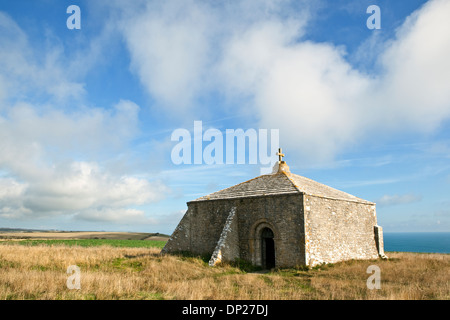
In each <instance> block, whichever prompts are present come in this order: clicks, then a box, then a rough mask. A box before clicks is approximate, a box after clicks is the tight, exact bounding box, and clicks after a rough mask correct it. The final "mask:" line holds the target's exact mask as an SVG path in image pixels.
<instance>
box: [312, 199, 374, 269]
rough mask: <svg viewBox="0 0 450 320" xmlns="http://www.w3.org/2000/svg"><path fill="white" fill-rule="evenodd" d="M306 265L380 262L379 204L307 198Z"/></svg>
mask: <svg viewBox="0 0 450 320" xmlns="http://www.w3.org/2000/svg"><path fill="white" fill-rule="evenodd" d="M304 208H305V221H306V223H305V231H306V236H305V240H306V263H307V264H308V265H311V266H314V265H317V264H320V263H324V262H326V263H333V262H337V261H342V260H351V259H376V258H378V251H377V247H376V242H375V234H374V226H375V225H376V224H377V219H376V211H375V205H373V204H363V203H358V202H349V201H341V200H334V199H328V198H322V197H316V196H310V195H305V196H304Z"/></svg>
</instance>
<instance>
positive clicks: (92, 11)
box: [0, 0, 450, 234]
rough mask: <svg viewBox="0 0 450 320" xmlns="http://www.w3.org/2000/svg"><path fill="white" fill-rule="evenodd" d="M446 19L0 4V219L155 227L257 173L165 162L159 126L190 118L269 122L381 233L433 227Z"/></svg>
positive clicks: (440, 169)
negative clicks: (77, 24) (370, 23)
mask: <svg viewBox="0 0 450 320" xmlns="http://www.w3.org/2000/svg"><path fill="white" fill-rule="evenodd" d="M70 5H78V6H79V8H80V9H81V29H79V30H76V29H74V30H70V29H68V28H67V26H66V21H67V19H68V18H69V17H70V14H68V13H66V10H67V7H68V6H70ZM370 5H377V6H378V7H379V8H380V10H381V15H380V17H381V29H379V30H376V29H375V30H374V29H372V30H371V29H368V28H367V26H366V21H367V19H368V18H369V17H370V15H371V14H368V13H367V12H366V10H367V8H368V7H369V6H370ZM449 14H450V3H449V2H448V1H445V0H432V1H418V0H417V1H416V0H414V1H413V0H411V1H406V0H402V1H400V0H397V1H375V0H373V1H356V0H355V1H344V0H342V1H307V0H298V1H294V0H292V1H288V0H274V1H268V0H267V1H256V0H254V1H250V0H245V1H244V0H241V1H218V0H217V1H194V0H188V1H133V2H130V1H119V0H115V1H106V0H105V1H103V0H97V1H75V0H73V1H59V0H58V1H57V0H42V1H26V0H18V1H6V0H2V1H1V2H0V150H1V153H0V226H2V227H19V228H38V229H41V228H42V229H61V230H117V231H138V232H161V233H167V234H170V233H171V232H172V231H173V229H174V228H175V227H176V225H177V224H178V222H179V220H180V219H181V217H182V215H183V214H184V212H185V210H186V202H187V201H189V200H192V199H195V198H197V197H200V196H202V195H205V194H208V193H211V192H214V191H218V190H220V189H223V188H226V187H229V186H232V185H235V184H237V183H240V182H243V181H245V180H248V179H251V178H253V177H255V176H258V175H259V174H260V173H261V169H262V168H267V165H265V164H263V163H261V161H259V162H258V163H257V164H249V161H248V159H247V161H246V163H245V164H236V163H233V164H205V163H203V164H201V165H199V164H180V165H176V164H175V163H174V161H173V158H172V156H171V154H172V150H173V148H174V147H175V146H176V145H177V142H176V141H172V140H171V135H172V133H173V132H174V131H175V130H177V129H185V130H188V131H190V132H191V133H192V134H193V130H194V121H202V125H203V129H204V132H205V131H206V130H208V129H217V130H219V131H220V132H222V133H223V134H224V136H225V132H226V129H239V128H242V129H244V130H248V129H255V130H259V129H267V130H269V132H270V130H278V132H279V143H280V146H281V147H283V151H284V152H285V154H286V157H285V160H286V162H287V163H288V164H289V166H290V168H291V171H292V172H294V173H296V174H299V175H302V176H306V177H308V178H311V179H314V180H316V181H319V182H322V183H325V184H328V185H330V186H332V187H334V188H337V189H340V190H343V191H346V192H348V193H351V194H354V195H356V196H358V197H361V198H364V199H367V200H370V201H374V202H376V203H377V217H378V223H379V224H380V225H381V226H383V228H384V230H385V231H386V232H400V231H436V232H438V231H446V232H449V231H450V197H449V194H450V61H449V60H448V57H449V56H450V33H449V31H448V30H450V19H448V16H449ZM259 138H260V137H259ZM208 144H209V143H208V142H203V147H206V146H208ZM224 145H225V143H224ZM271 147H272V148H274V145H271ZM234 151H236V153H237V150H234ZM248 152H249V151H248V150H247V154H248ZM272 154H273V155H274V152H272Z"/></svg>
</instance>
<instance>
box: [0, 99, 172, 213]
mask: <svg viewBox="0 0 450 320" xmlns="http://www.w3.org/2000/svg"><path fill="white" fill-rule="evenodd" d="M138 111H139V107H138V106H137V105H136V104H134V103H132V102H130V101H120V102H119V103H118V104H117V105H116V106H115V107H114V108H113V110H112V111H105V110H101V109H89V110H82V111H77V112H73V113H71V114H67V113H64V112H62V111H60V110H55V109H50V110H49V111H48V112H42V110H40V111H38V109H37V108H35V107H34V106H33V105H30V104H23V103H20V104H17V105H15V106H14V107H11V108H9V109H8V113H6V115H5V116H3V117H2V116H0V148H1V150H2V153H1V154H0V168H2V169H3V171H4V172H6V174H7V175H8V176H9V177H8V178H2V179H0V215H1V216H2V217H8V218H24V217H29V218H30V217H31V218H32V217H34V218H36V217H42V216H49V215H61V214H66V215H67V214H74V215H77V217H78V219H84V218H86V217H88V216H89V214H90V213H94V217H95V218H96V219H106V220H108V219H110V220H111V221H116V220H118V219H119V217H121V216H123V218H124V219H126V218H127V217H128V218H130V219H131V218H133V219H134V218H136V219H137V220H139V221H142V219H143V217H144V213H143V212H142V211H137V209H134V208H133V207H134V206H139V205H144V204H148V203H152V202H156V201H159V200H161V199H162V198H164V197H165V193H167V192H168V188H167V187H166V186H165V185H164V184H163V183H161V182H158V181H149V180H147V179H144V178H141V177H135V176H130V175H126V174H116V173H115V172H114V171H111V170H108V168H105V167H104V166H103V165H101V164H100V163H99V162H97V161H90V162H87V161H76V160H73V157H74V155H78V154H89V153H93V154H94V155H95V156H97V157H100V158H101V155H102V153H104V152H106V153H107V154H108V150H109V151H111V150H112V151H115V150H118V149H119V147H120V148H126V147H127V145H128V141H129V140H130V139H131V138H133V137H134V136H135V134H136V132H135V128H136V126H137V123H138V117H137V114H138Z"/></svg>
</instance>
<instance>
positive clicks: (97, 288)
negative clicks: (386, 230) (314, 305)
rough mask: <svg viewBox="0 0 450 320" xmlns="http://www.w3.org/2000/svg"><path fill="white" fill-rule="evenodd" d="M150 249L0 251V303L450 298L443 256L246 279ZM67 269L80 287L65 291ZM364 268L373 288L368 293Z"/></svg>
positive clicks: (448, 261) (404, 256)
mask: <svg viewBox="0 0 450 320" xmlns="http://www.w3.org/2000/svg"><path fill="white" fill-rule="evenodd" d="M159 252H160V249H157V248H115V247H107V246H102V247H88V248H86V247H85V248H82V247H68V246H63V245H60V246H21V245H14V244H10V245H6V244H5V245H0V299H51V300H53V299H102V300H103V299H180V300H184V299H194V300H197V299H201V300H203V299H237V300H238V299H249V300H265V299H275V300H277V299H408V300H410V299H447V300H448V299H450V272H449V271H450V255H445V254H414V253H390V254H389V257H390V259H389V260H372V261H347V262H341V263H337V264H334V265H326V266H322V267H320V268H313V269H309V270H300V269H281V270H275V271H272V272H270V273H256V272H255V273H247V272H244V271H242V270H241V269H239V268H236V267H233V266H231V265H222V266H219V267H214V268H211V267H209V266H208V265H207V264H206V263H205V262H204V261H202V260H201V259H199V258H187V257H182V256H171V255H166V256H160V255H159ZM70 265H77V266H78V267H79V268H80V270H81V289H79V290H76V289H68V288H67V285H66V281H67V279H68V277H69V276H70V275H69V274H67V273H66V270H67V268H68V267H69V266H70ZM370 265H377V266H378V267H379V268H380V270H381V289H372V290H370V289H368V288H367V285H366V282H367V279H368V277H369V276H370V274H368V273H367V272H366V270H367V267H368V266H370Z"/></svg>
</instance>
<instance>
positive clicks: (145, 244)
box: [0, 239, 166, 249]
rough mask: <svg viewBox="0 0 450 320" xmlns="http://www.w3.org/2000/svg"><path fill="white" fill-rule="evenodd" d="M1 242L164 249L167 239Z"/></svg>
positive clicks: (33, 244) (30, 244)
mask: <svg viewBox="0 0 450 320" xmlns="http://www.w3.org/2000/svg"><path fill="white" fill-rule="evenodd" d="M0 244H20V245H25V246H38V245H48V246H52V245H67V246H80V247H98V246H111V247H122V248H160V249H162V248H163V247H164V245H165V244H166V241H156V240H123V239H73V240H53V239H52V240H20V241H1V242H0Z"/></svg>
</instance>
